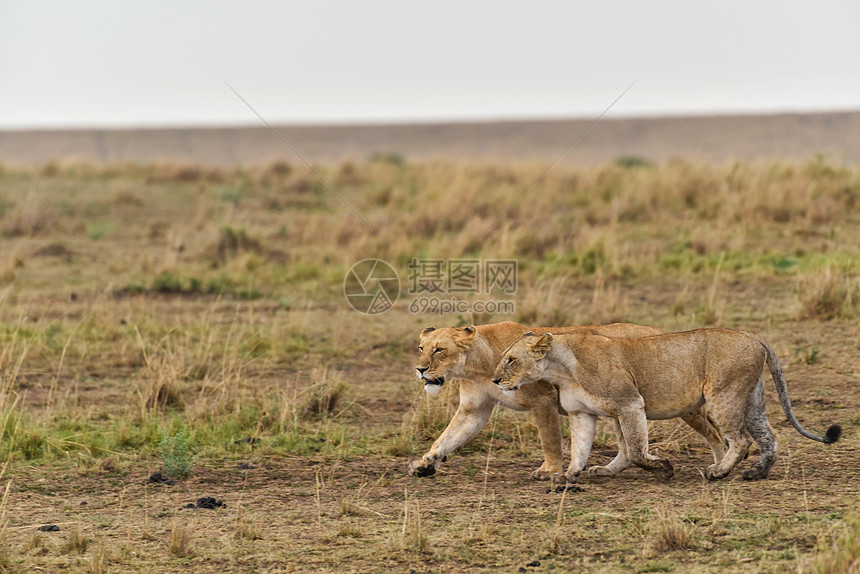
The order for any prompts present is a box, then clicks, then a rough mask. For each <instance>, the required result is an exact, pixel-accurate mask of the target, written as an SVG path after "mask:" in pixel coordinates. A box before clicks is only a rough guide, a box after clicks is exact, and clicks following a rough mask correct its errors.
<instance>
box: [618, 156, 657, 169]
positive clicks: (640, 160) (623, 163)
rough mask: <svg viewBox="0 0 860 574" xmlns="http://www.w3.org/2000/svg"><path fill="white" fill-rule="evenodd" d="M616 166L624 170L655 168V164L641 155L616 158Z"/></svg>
mask: <svg viewBox="0 0 860 574" xmlns="http://www.w3.org/2000/svg"><path fill="white" fill-rule="evenodd" d="M615 165H617V166H618V167H623V168H624V169H635V168H639V167H654V165H655V164H654V162H653V161H651V160H650V159H648V158H645V157H642V156H639V155H622V156H618V157H617V158H615Z"/></svg>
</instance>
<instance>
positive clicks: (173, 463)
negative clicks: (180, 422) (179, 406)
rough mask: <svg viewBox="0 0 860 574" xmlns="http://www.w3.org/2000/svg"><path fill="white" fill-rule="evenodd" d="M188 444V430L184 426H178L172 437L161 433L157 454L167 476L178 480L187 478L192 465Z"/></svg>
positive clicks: (189, 445) (189, 441)
mask: <svg viewBox="0 0 860 574" xmlns="http://www.w3.org/2000/svg"><path fill="white" fill-rule="evenodd" d="M190 443H191V440H190V436H189V433H188V429H187V428H185V426H180V427H179V428H178V429H177V430H176V431H175V432H174V433H173V434H172V435H168V434H167V433H162V435H161V442H160V443H159V444H158V454H159V456H161V461H162V463H163V464H164V470H165V472H166V473H167V474H168V476H171V477H173V478H177V479H180V480H181V479H183V478H188V475H189V473H190V470H191V466H192V465H193V464H194V460H193V456H192V454H191V444H190Z"/></svg>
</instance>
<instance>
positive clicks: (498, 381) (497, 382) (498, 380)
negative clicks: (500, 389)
mask: <svg viewBox="0 0 860 574" xmlns="http://www.w3.org/2000/svg"><path fill="white" fill-rule="evenodd" d="M493 382H494V383H496V384H497V385H498V384H499V383H501V382H502V378H501V377H499V378H498V379H493Z"/></svg>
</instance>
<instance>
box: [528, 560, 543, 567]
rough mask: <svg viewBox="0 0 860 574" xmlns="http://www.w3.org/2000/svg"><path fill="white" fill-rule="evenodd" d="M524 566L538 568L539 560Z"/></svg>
mask: <svg viewBox="0 0 860 574" xmlns="http://www.w3.org/2000/svg"><path fill="white" fill-rule="evenodd" d="M526 566H528V567H529V568H537V567H538V566H540V560H532V561H531V562H529V563H528V564H526Z"/></svg>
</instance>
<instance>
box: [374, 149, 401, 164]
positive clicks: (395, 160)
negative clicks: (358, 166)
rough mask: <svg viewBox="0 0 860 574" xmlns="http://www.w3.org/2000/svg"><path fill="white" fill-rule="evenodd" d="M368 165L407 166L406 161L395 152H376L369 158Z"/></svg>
mask: <svg viewBox="0 0 860 574" xmlns="http://www.w3.org/2000/svg"><path fill="white" fill-rule="evenodd" d="M367 161H368V163H389V164H391V165H405V164H406V159H405V158H404V157H403V156H402V155H400V154H399V153H395V152H381V151H380V152H375V153H372V154H370V155H369V156H367Z"/></svg>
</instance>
